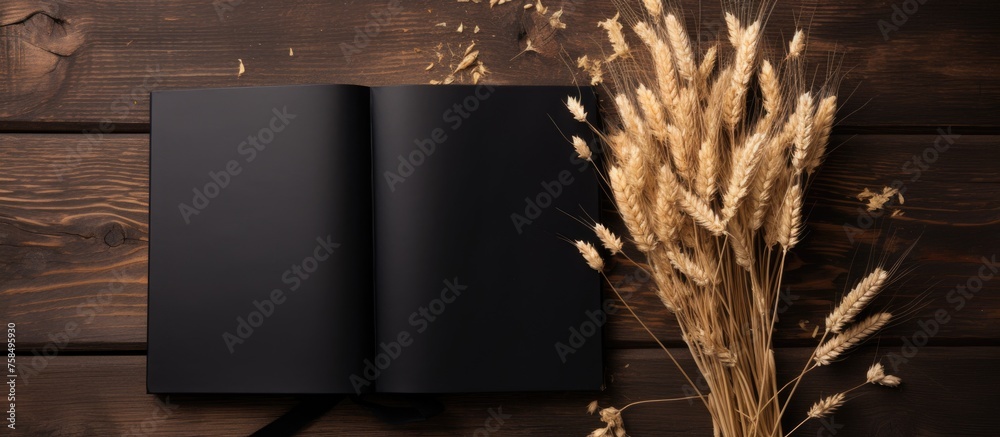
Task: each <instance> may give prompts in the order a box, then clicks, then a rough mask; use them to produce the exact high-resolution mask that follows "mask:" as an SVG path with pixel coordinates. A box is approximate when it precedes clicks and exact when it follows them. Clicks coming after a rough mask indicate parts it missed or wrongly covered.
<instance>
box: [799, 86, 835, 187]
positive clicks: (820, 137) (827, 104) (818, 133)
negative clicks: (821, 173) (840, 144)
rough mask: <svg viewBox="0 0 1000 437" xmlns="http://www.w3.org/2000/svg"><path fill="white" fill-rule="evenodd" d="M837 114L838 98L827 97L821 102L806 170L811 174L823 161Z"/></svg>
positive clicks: (815, 118)
mask: <svg viewBox="0 0 1000 437" xmlns="http://www.w3.org/2000/svg"><path fill="white" fill-rule="evenodd" d="M836 114H837V96H827V97H825V98H824V99H823V100H821V101H820V102H819V107H817V108H816V116H815V117H814V118H813V139H812V148H811V149H809V155H808V158H807V159H806V163H805V170H806V172H807V173H809V174H812V173H813V172H814V171H816V168H817V167H819V164H820V162H822V160H823V154H824V153H826V146H827V143H828V142H829V141H830V132H831V131H832V130H833V118H834V116H835V115H836Z"/></svg>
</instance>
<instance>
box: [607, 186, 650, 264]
mask: <svg viewBox="0 0 1000 437" xmlns="http://www.w3.org/2000/svg"><path fill="white" fill-rule="evenodd" d="M629 173H632V172H631V171H630V172H629ZM608 178H609V179H610V182H611V191H612V192H613V193H614V196H615V203H617V204H618V210H619V212H620V213H621V216H622V221H624V222H625V227H626V228H628V230H629V233H631V234H632V239H633V240H635V245H636V247H637V248H638V249H639V250H640V251H643V252H649V251H650V250H652V248H653V246H654V245H655V243H656V241H655V239H654V237H653V233H652V232H651V231H650V228H649V222H648V221H647V219H646V214H645V212H644V211H643V209H644V208H643V204H642V202H643V200H642V191H641V190H639V189H638V187H637V186H636V185H635V184H633V183H631V182H635V181H636V180H635V179H636V178H635V177H633V178H631V182H630V178H629V176H628V175H626V174H625V171H623V170H622V169H621V168H619V167H611V168H610V169H609V170H608Z"/></svg>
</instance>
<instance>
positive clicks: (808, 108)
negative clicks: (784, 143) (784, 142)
mask: <svg viewBox="0 0 1000 437" xmlns="http://www.w3.org/2000/svg"><path fill="white" fill-rule="evenodd" d="M814 112H815V99H813V96H812V93H809V92H806V93H803V94H802V95H801V96H799V101H798V104H796V107H795V113H794V114H792V121H793V122H794V123H795V140H794V141H795V149H794V151H793V152H792V168H793V169H795V172H796V173H802V170H803V169H805V165H806V159H807V157H808V156H809V153H810V150H809V149H810V148H811V147H812V145H813V144H812V140H813V113H814Z"/></svg>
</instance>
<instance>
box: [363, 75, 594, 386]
mask: <svg viewBox="0 0 1000 437" xmlns="http://www.w3.org/2000/svg"><path fill="white" fill-rule="evenodd" d="M580 94H582V95H583V98H584V102H585V103H586V105H587V106H588V108H590V114H591V118H592V120H594V119H595V117H594V116H595V115H596V110H595V109H594V95H593V93H592V91H590V90H589V89H584V90H582V91H581V90H579V89H577V88H574V87H522V86H516V87H513V86H512V87H499V86H498V87H486V86H479V87H475V86H402V87H384V88H375V89H373V90H372V114H373V120H372V121H373V129H372V132H373V134H372V135H373V150H374V155H373V163H374V179H375V182H374V186H375V217H376V221H375V223H376V226H375V242H376V243H375V246H376V249H375V260H376V261H375V271H376V325H377V335H378V340H379V342H380V345H381V344H384V345H385V346H384V347H383V346H380V348H379V351H380V353H381V354H382V356H381V363H378V362H376V364H381V365H380V367H381V368H382V369H381V375H380V376H379V378H378V381H377V386H378V390H379V391H385V392H486V391H515V390H517V391H524V390H572V389H593V390H595V389H598V388H599V387H600V385H601V382H602V378H601V339H600V329H599V328H598V329H596V332H595V331H594V330H593V329H589V330H587V333H589V334H590V336H588V337H586V340H585V342H584V343H583V344H582V345H580V344H578V343H577V344H576V345H577V346H579V347H576V348H574V349H575V352H572V353H570V352H564V353H563V354H562V356H561V355H560V353H559V351H558V350H557V348H556V344H557V343H563V344H565V345H569V342H570V341H571V340H570V337H571V336H572V332H573V330H580V329H581V326H583V325H585V324H587V323H590V328H594V327H595V325H594V324H593V323H592V322H588V321H589V318H588V312H591V313H593V312H595V311H597V310H598V309H599V306H600V294H599V278H598V275H597V273H596V272H594V271H592V270H590V269H589V268H588V267H587V266H586V265H585V264H584V262H583V260H582V259H581V258H580V255H579V254H578V253H577V251H576V249H575V248H574V247H573V246H572V245H571V244H570V243H568V242H567V241H565V239H567V238H568V239H579V238H586V239H589V240H593V239H594V238H593V235H592V234H591V232H590V231H589V229H588V228H587V227H586V226H584V225H582V224H580V223H579V222H578V221H577V219H578V218H584V217H586V216H588V215H589V216H590V217H595V218H596V217H597V215H598V214H597V213H598V210H597V208H598V185H597V182H596V177H595V174H594V170H593V166H592V165H591V164H589V163H587V162H584V161H581V160H579V159H575V158H574V157H575V155H574V153H573V148H572V146H571V145H570V143H569V141H568V139H567V138H568V137H569V135H573V134H576V135H580V136H581V137H583V138H587V139H590V138H592V135H591V134H590V130H589V129H588V128H587V127H586V125H585V124H582V123H579V122H576V121H574V120H573V119H572V118H571V117H570V115H569V114H568V112H567V111H566V108H565V106H564V102H565V100H566V97H567V96H568V95H574V96H576V95H580ZM456 105H457V106H456ZM560 130H562V133H560ZM563 135H566V137H564V136H563ZM560 180H561V181H560ZM518 216H520V217H521V218H518ZM522 218H523V220H522ZM525 220H529V221H530V223H529V222H526V221H525ZM463 287H465V288H463ZM596 317H597V318H598V319H599V318H600V317H599V316H596ZM584 329H587V328H584ZM393 342H395V343H397V344H399V347H396V344H394V343H393ZM403 343H406V344H405V345H404V344H403ZM563 358H565V362H564V360H563Z"/></svg>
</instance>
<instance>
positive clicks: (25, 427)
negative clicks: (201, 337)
mask: <svg viewBox="0 0 1000 437" xmlns="http://www.w3.org/2000/svg"><path fill="white" fill-rule="evenodd" d="M37 3H39V2H36V1H34V0H4V2H3V4H2V5H0V24H2V27H0V41H2V42H3V44H2V45H0V47H2V50H3V56H2V57H0V322H3V323H4V324H6V323H8V322H13V323H16V335H17V337H16V338H17V354H18V363H19V364H20V368H19V372H20V373H21V379H20V380H19V381H18V384H17V387H16V390H17V392H16V394H17V400H16V408H17V410H16V412H17V432H18V433H19V434H21V435H112V434H122V433H129V434H134V435H142V434H160V433H162V434H174V435H207V434H220V435H246V434H249V433H251V432H253V431H254V430H256V429H258V428H259V427H261V426H263V425H264V424H266V423H268V422H269V421H271V420H272V419H274V418H275V417H277V416H278V415H279V414H280V413H282V412H283V411H284V410H286V409H287V408H289V407H290V406H291V405H292V404H293V403H294V400H293V399H292V398H289V397H251V396H209V397H192V396H186V397H176V396H175V397H170V398H157V397H156V396H153V395H148V394H146V392H145V376H144V371H145V350H146V326H145V325H146V268H147V262H146V261H147V247H148V242H149V236H148V227H147V218H148V214H147V212H148V201H149V190H148V151H149V150H148V140H149V137H148V132H149V101H148V98H149V97H148V95H149V94H148V93H149V91H150V90H154V89H157V90H161V89H172V88H203V87H229V86H259V85H276V84H299V83H359V84H364V85H383V84H402V83H426V82H428V81H430V80H442V79H444V78H445V76H447V73H448V70H449V66H454V65H455V64H457V63H458V62H459V61H460V59H461V56H462V54H463V51H464V49H465V47H467V45H468V44H469V43H470V42H472V41H475V43H476V48H477V49H478V50H480V55H479V56H480V59H481V60H483V62H484V63H485V65H486V67H487V68H488V69H489V70H490V73H489V74H488V75H487V76H486V77H485V79H484V81H486V82H488V83H494V84H568V83H572V82H573V80H574V78H582V77H583V76H582V75H580V74H579V71H578V70H577V69H576V68H574V67H573V66H571V65H568V64H572V63H573V61H572V59H575V58H576V57H577V56H580V55H582V54H585V53H589V54H591V55H592V56H599V54H600V51H601V49H602V43H603V38H602V36H601V34H599V33H598V31H599V29H598V28H597V27H596V24H595V23H596V22H597V21H598V20H600V19H603V18H605V17H609V16H611V15H613V12H612V7H611V6H610V5H609V4H607V3H609V2H590V1H583V0H578V1H568V0H567V1H561V2H560V1H556V0H549V1H548V2H546V6H548V7H550V8H556V9H558V8H559V7H560V6H561V7H562V8H564V9H565V12H564V16H563V19H562V21H563V22H565V23H566V25H567V28H566V29H564V30H558V31H555V30H553V29H552V28H551V27H550V26H549V24H548V19H547V18H542V17H540V16H539V15H537V14H536V12H535V11H534V10H531V9H527V10H526V9H524V8H523V4H524V0H519V1H516V2H513V3H511V4H505V5H499V6H496V7H494V8H492V9H491V8H490V7H489V6H488V4H487V2H486V0H484V1H483V2H481V3H474V2H464V3H463V2H456V1H454V0H443V1H434V2H432V1H405V0H404V1H400V2H398V7H397V6H393V5H395V4H397V3H396V2H386V1H382V0H380V1H376V2H359V1H321V0H301V1H295V2H279V1H264V0H214V1H210V0H202V1H182V0H159V1H152V0H138V1H130V2H125V1H121V0H88V1H84V0H49V1H47V2H42V3H47V4H48V6H47V7H48V9H47V11H46V12H40V13H33V9H32V7H33V5H36V4H37ZM559 3H562V4H561V5H560V4H559ZM681 3H682V4H683V5H684V7H685V9H686V10H687V12H688V15H689V18H691V20H690V21H691V22H692V23H693V22H694V17H695V16H697V15H698V13H699V11H700V13H701V14H702V17H701V21H702V23H703V28H702V30H703V33H704V34H705V36H706V38H714V36H713V32H716V31H717V30H718V29H720V26H721V20H719V18H718V17H719V16H720V15H719V13H718V3H719V2H705V3H706V4H704V5H701V6H699V2H696V1H693V0H686V1H682V2H681ZM897 8H898V9H899V12H896V9H897ZM997 16H1000V3H997V2H977V1H972V0H960V1H957V0H953V1H947V2H946V1H936V0H930V1H926V2H923V1H921V2H917V1H915V0H906V1H903V0H899V1H895V2H893V1H874V0H847V1H841V2H835V3H834V2H825V1H816V0H786V1H780V2H779V4H778V6H777V7H776V9H775V11H774V13H773V14H772V16H771V18H770V30H769V32H770V33H769V38H770V39H771V40H772V41H773V42H780V41H782V38H783V37H784V38H787V37H788V36H790V35H791V32H792V31H793V29H794V23H795V22H804V23H809V25H810V27H809V28H810V45H809V58H810V59H811V61H813V62H814V64H813V65H816V66H817V73H818V75H819V76H822V75H823V74H824V72H825V71H827V68H828V67H827V66H828V65H831V63H830V62H827V61H830V60H833V62H832V64H836V65H839V70H838V71H839V73H840V75H841V76H843V80H842V82H841V84H840V94H841V95H842V96H844V97H847V99H846V100H847V101H846V103H845V104H844V105H843V108H842V109H841V110H840V114H839V122H838V125H837V127H836V129H835V136H834V137H833V139H832V145H831V151H830V157H829V159H828V160H827V162H826V164H825V165H824V166H823V167H822V169H821V170H820V172H819V174H818V176H817V177H816V178H815V182H814V183H813V184H812V186H811V188H810V191H809V197H808V198H807V202H806V207H805V209H806V212H807V214H808V216H807V232H806V235H805V238H804V242H803V243H802V244H801V245H800V246H799V247H798V248H797V249H796V250H795V252H794V255H793V256H791V257H790V258H789V260H788V262H787V269H788V270H787V276H786V279H787V293H786V297H787V305H784V309H785V310H784V311H783V312H782V314H781V321H780V325H779V327H778V331H777V332H778V338H779V340H778V344H779V346H780V347H779V350H778V352H777V355H778V358H779V359H778V364H779V367H780V368H781V370H780V371H779V373H780V374H781V376H782V378H788V377H790V376H791V374H794V373H795V372H797V371H798V369H799V368H800V367H801V365H802V364H803V361H804V360H805V359H806V357H807V356H808V354H809V348H810V347H812V346H813V345H814V342H815V340H814V339H812V338H811V335H810V334H811V333H812V330H813V327H814V326H816V324H818V323H821V322H822V319H823V317H824V315H825V313H826V312H827V311H829V310H830V308H831V307H832V305H833V303H834V302H835V301H836V300H837V299H838V297H839V295H840V293H842V292H843V290H845V288H849V287H851V286H852V285H853V282H854V281H855V280H856V279H857V278H858V277H859V275H861V274H863V272H864V271H865V270H866V268H867V267H868V266H870V265H871V264H872V263H873V262H876V261H878V260H889V261H894V260H896V259H897V258H898V257H899V256H900V255H901V253H902V251H903V250H905V249H906V248H907V247H909V246H910V245H911V244H914V243H915V246H914V249H913V251H912V252H911V253H910V255H909V256H908V257H906V258H905V259H903V264H902V270H901V271H902V273H903V274H902V275H900V276H899V279H898V280H895V281H894V282H893V284H892V285H891V286H890V287H889V288H888V291H887V293H886V296H885V299H883V300H881V301H879V302H877V303H876V305H885V306H888V308H889V309H891V310H892V311H894V312H896V313H899V314H900V315H901V317H899V319H898V321H896V322H894V323H893V324H892V326H891V327H890V328H888V329H887V330H886V331H885V332H884V333H883V335H882V336H881V337H880V339H879V340H878V341H871V342H868V343H867V344H865V346H864V347H862V348H860V349H859V350H857V351H855V352H853V353H851V354H850V355H849V357H848V358H847V359H846V360H844V361H843V362H841V363H837V364H836V365H834V366H830V367H829V368H824V369H823V370H822V371H820V372H816V373H815V374H813V375H811V376H810V377H809V378H808V379H807V380H806V382H805V383H803V386H802V388H800V389H799V391H798V394H797V397H796V400H795V401H794V402H793V404H792V407H790V409H789V412H788V421H789V425H791V424H794V423H796V422H798V420H799V418H801V417H803V415H804V411H805V410H806V409H807V408H808V407H809V405H811V404H812V403H813V402H814V401H815V400H817V399H818V398H819V397H820V396H822V395H828V394H832V393H834V392H836V391H839V390H842V389H845V388H848V387H853V386H854V385H857V384H858V383H860V382H862V381H863V378H864V376H863V375H864V371H865V369H866V368H867V366H868V365H869V364H870V363H871V362H872V361H873V360H875V359H877V358H878V357H882V361H883V363H885V364H886V365H887V366H888V367H889V368H890V370H891V372H892V373H894V374H898V375H899V376H901V377H902V378H903V381H904V383H903V385H902V386H901V387H900V388H899V389H895V390H894V389H886V388H879V387H866V388H864V389H862V390H859V391H858V392H857V393H858V395H857V396H856V397H852V398H851V399H850V400H849V402H848V403H847V405H846V406H844V407H843V408H842V409H841V410H840V411H838V412H837V413H836V414H835V415H834V416H833V418H832V420H828V421H825V422H820V421H815V422H813V423H810V424H809V425H808V426H806V427H804V428H803V429H802V430H801V431H800V432H798V433H797V435H803V436H805V435H842V436H847V435H850V436H867V435H879V436H882V435H893V436H895V435H898V436H958V435H976V436H986V435H996V433H997V432H998V431H997V430H998V429H1000V415H998V414H997V413H996V411H995V410H996V409H997V407H998V402H997V400H996V399H997V395H996V388H997V387H998V386H1000V376H998V375H1000V374H998V372H997V371H996V369H997V368H998V367H1000V342H998V340H1000V328H998V326H1000V325H997V324H996V323H995V319H996V317H997V316H998V315H1000V293H998V292H1000V280H991V279H993V278H996V277H997V276H996V272H995V271H993V270H991V269H990V268H991V267H992V268H994V269H995V265H994V264H992V262H994V261H995V260H996V259H997V256H998V252H1000V245H998V242H1000V239H998V233H1000V170H998V166H1000V147H998V145H997V142H998V139H1000V137H998V136H997V134H1000V103H998V102H1000V51H998V50H997V46H998V44H1000V38H998V35H1000V33H998V31H997V29H996V26H997V24H998V22H997V18H996V17H997ZM904 19H905V22H903V20H904ZM894 20H895V21H894ZM459 25H463V27H464V30H463V32H461V33H460V32H458V31H457V28H458V27H459ZM476 26H478V28H479V32H478V33H474V29H475V28H476ZM529 40H530V41H531V43H532V47H534V48H535V49H536V50H535V51H528V52H524V49H525V48H526V47H527V43H528V41H529ZM603 49H604V50H608V48H607V47H604V48H603ZM438 53H440V56H441V59H440V61H439V59H438ZM432 63H433V64H434V66H433V68H431V69H430V70H429V71H425V67H427V66H428V65H430V64H432ZM241 64H242V67H243V69H244V72H243V73H242V74H240V73H239V71H240V66H241ZM469 81H471V78H470V77H468V76H461V77H459V78H458V80H457V82H469ZM935 144H937V146H938V147H937V148H935ZM945 146H946V147H945ZM893 181H900V182H899V183H900V184H901V186H902V187H905V204H903V205H897V206H894V207H892V208H890V211H892V210H896V209H898V210H899V211H901V213H902V215H898V216H895V217H890V216H889V214H888V213H885V214H880V215H878V216H876V217H872V215H871V214H869V213H867V212H865V211H864V209H863V207H862V204H861V202H859V201H858V200H857V199H855V198H854V195H856V194H857V193H858V192H860V191H861V190H862V189H863V188H865V187H869V188H872V189H879V188H881V187H882V186H885V185H891V184H892V183H893ZM606 206H607V207H608V210H609V211H610V206H609V205H606ZM984 262H985V264H984ZM984 266H985V267H984ZM613 272H614V280H615V281H617V282H619V284H620V285H621V287H622V288H623V290H624V291H626V293H629V296H630V297H629V301H630V303H632V304H633V305H634V306H635V307H637V308H638V311H639V312H640V314H643V315H644V316H645V317H644V318H645V321H646V322H647V323H649V324H650V325H651V327H652V328H653V330H654V331H655V332H656V334H657V335H658V336H659V337H660V338H661V339H663V340H664V342H665V343H666V344H667V345H668V346H669V347H671V348H674V349H675V350H674V352H675V353H677V354H679V355H680V356H682V357H685V356H686V354H685V352H684V345H683V343H682V342H681V340H680V338H679V335H678V331H677V328H676V327H675V324H674V323H673V322H672V321H671V318H670V317H669V316H668V315H666V313H665V312H664V310H663V309H662V308H661V306H660V304H659V303H658V301H657V299H656V298H655V297H653V295H652V294H651V293H650V286H649V283H648V282H647V281H643V278H642V277H641V275H638V274H637V272H639V270H637V268H636V267H635V266H630V265H628V264H627V263H626V262H625V261H624V260H619V261H618V262H617V263H616V264H615V266H614V267H613ZM959 286H961V287H964V288H962V289H958V288H956V287H959ZM608 298H611V296H610V294H609V295H608ZM935 317H937V318H938V320H939V321H937V322H935ZM944 318H946V319H947V322H946V323H942V322H941V321H943V319H944ZM605 332H606V338H607V348H606V350H607V354H606V356H607V366H606V367H607V378H606V379H607V390H606V391H604V392H602V393H535V394H532V393H519V394H498V395H493V394H481V395H470V396H444V397H442V400H443V401H444V402H445V404H446V405H447V410H446V411H445V412H444V413H443V414H441V415H440V416H438V417H435V418H433V419H431V420H429V421H426V422H423V423H418V424H414V425H407V426H402V427H395V426H390V425H386V424H383V423H380V422H379V421H377V420H375V419H374V418H373V417H372V416H371V414H369V413H368V411H366V410H364V409H362V408H360V407H357V406H355V405H352V404H344V405H341V406H339V407H338V408H337V409H335V410H334V411H332V412H330V413H329V414H327V415H325V416H324V417H323V418H322V419H321V420H319V421H317V422H316V423H314V424H313V426H312V427H311V428H309V430H308V433H309V434H317V435H318V434H338V435H387V434H388V435H458V434H462V435H476V436H483V435H585V434H586V433H588V432H589V431H590V430H592V429H593V428H596V427H597V426H598V425H600V423H599V422H598V420H597V419H596V418H595V417H593V416H588V415H587V414H586V412H585V406H586V405H587V403H588V402H590V401H591V400H594V399H597V400H599V401H600V402H601V405H602V406H608V405H616V406H619V407H620V406H622V405H624V404H626V403H628V402H631V401H636V400H643V399H654V398H664V397H676V396H683V395H685V394H686V393H688V392H690V387H686V385H685V383H684V382H683V379H682V377H681V376H680V374H679V373H678V372H677V371H676V369H674V368H672V367H671V365H670V364H669V362H668V361H667V360H666V359H665V356H664V353H663V351H662V350H659V349H658V348H657V347H656V346H655V343H653V342H652V341H651V339H650V338H649V336H648V335H647V334H646V333H644V332H643V331H642V330H641V329H640V327H639V326H638V324H637V323H636V322H635V320H633V319H631V318H630V317H628V316H627V314H626V312H625V311H624V310H621V311H617V312H615V313H614V314H613V315H612V316H611V318H610V321H609V323H608V324H607V326H606V331H605ZM188 358H189V359H191V360H198V359H199V357H197V356H192V357H188ZM682 362H683V363H684V364H685V365H688V367H690V364H691V363H690V359H682ZM4 409H6V407H5V408H4ZM496 416H499V417H503V418H504V419H503V423H502V424H500V426H499V428H498V429H497V428H496V427H495V426H490V427H487V425H495V424H496V422H487V420H488V419H490V418H491V417H496ZM624 417H625V420H626V424H627V428H628V429H629V431H630V433H631V434H632V435H637V436H642V435H710V433H711V425H710V422H709V418H708V415H707V413H706V412H705V411H704V409H703V407H701V406H700V405H698V404H696V403H691V404H687V403H685V402H680V403H672V404H651V405H648V406H637V407H634V408H632V409H630V410H629V411H627V412H626V413H625V415H624ZM7 431H9V430H7ZM11 435H18V434H11Z"/></svg>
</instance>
